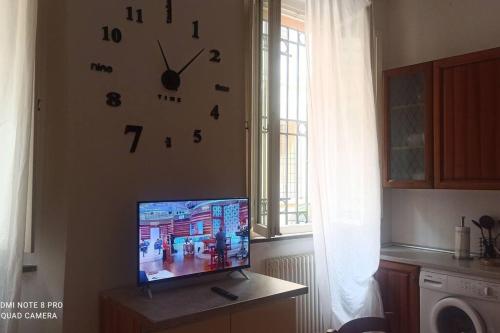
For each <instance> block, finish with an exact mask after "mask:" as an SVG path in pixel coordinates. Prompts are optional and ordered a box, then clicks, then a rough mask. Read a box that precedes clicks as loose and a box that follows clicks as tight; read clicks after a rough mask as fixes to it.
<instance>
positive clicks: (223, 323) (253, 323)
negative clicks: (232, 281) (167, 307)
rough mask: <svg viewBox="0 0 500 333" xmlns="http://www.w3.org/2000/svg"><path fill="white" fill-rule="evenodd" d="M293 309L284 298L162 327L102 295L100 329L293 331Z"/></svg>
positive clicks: (129, 332) (115, 332) (123, 332)
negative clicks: (169, 326)
mask: <svg viewBox="0 0 500 333" xmlns="http://www.w3.org/2000/svg"><path fill="white" fill-rule="evenodd" d="M295 309H296V300H295V298H286V299H282V300H276V301H270V302H263V303H257V304H252V305H248V306H246V305H245V306H240V307H238V308H236V307H235V308H234V309H232V308H229V309H226V310H219V311H212V312H213V313H206V314H205V313H203V314H196V315H191V318H190V319H186V320H183V319H179V320H177V321H178V323H176V324H175V325H171V326H173V327H171V328H162V326H163V325H161V324H154V323H152V322H151V321H148V320H147V319H145V318H144V317H143V316H141V315H139V314H138V313H137V312H134V311H131V310H130V309H129V308H127V307H124V306H122V305H120V304H118V303H116V302H115V301H113V300H111V299H109V298H101V332H102V333H143V332H150V333H192V332H204V333H253V332H259V333H288V332H295V331H296V320H295V318H296V314H295V311H296V310H295ZM209 312H210V311H209ZM183 321H184V322H183Z"/></svg>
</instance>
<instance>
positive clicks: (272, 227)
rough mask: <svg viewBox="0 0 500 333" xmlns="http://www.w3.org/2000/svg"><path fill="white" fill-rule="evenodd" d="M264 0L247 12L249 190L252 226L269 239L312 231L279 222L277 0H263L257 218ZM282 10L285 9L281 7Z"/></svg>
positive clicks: (279, 35)
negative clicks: (265, 23)
mask: <svg viewBox="0 0 500 333" xmlns="http://www.w3.org/2000/svg"><path fill="white" fill-rule="evenodd" d="M264 1H266V0H255V1H254V3H253V8H252V13H251V17H252V19H251V21H252V28H251V35H252V52H251V53H252V85H251V86H252V98H251V107H250V110H251V115H250V120H251V124H252V126H251V134H250V135H251V140H250V147H251V148H250V189H251V190H250V192H251V200H252V201H251V202H252V216H253V218H252V229H253V233H254V234H257V236H261V237H264V238H273V237H276V236H281V235H288V234H302V233H310V232H312V225H311V223H308V224H302V225H300V224H297V225H289V226H281V225H280V135H281V133H280V84H281V79H280V58H281V49H280V43H281V23H282V22H281V20H282V14H283V12H282V2H281V0H267V3H268V8H267V18H268V54H267V57H268V59H267V63H268V73H269V79H268V100H267V110H268V129H269V130H268V142H269V144H268V154H267V161H268V176H267V180H268V181H267V188H268V193H267V202H268V203H267V219H266V222H267V224H264V223H262V221H261V214H260V213H261V209H262V206H261V205H262V192H261V186H260V179H261V177H262V169H261V163H262V154H261V151H262V147H263V143H262V135H261V129H262V126H263V123H262V117H261V103H262V84H261V83H262V81H261V75H262V64H263V58H262V34H263V31H262V22H263V12H264V11H263V9H264ZM285 11H286V9H285Z"/></svg>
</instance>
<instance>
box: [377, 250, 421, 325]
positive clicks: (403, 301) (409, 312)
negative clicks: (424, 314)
mask: <svg viewBox="0 0 500 333" xmlns="http://www.w3.org/2000/svg"><path fill="white" fill-rule="evenodd" d="M419 272H420V267H418V266H413V265H406V264H399V263H395V262H391V261H385V260H381V261H380V266H379V269H378V271H377V273H376V274H375V278H376V280H377V281H378V283H379V286H380V292H381V294H382V301H383V303H384V312H385V316H386V318H387V319H388V320H389V323H390V327H391V332H394V333H419V331H420V329H419V326H420V299H419V297H420V289H419V284H418V275H419Z"/></svg>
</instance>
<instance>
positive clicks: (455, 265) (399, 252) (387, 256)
mask: <svg viewBox="0 0 500 333" xmlns="http://www.w3.org/2000/svg"><path fill="white" fill-rule="evenodd" d="M380 259H382V260H387V261H393V262H398V263H402V264H410V265H415V266H420V267H422V268H429V269H436V270H442V271H447V272H455V273H460V274H467V275H471V276H477V277H482V278H486V279H494V280H499V281H500V267H488V266H484V265H481V263H480V262H479V259H478V258H477V257H475V258H474V259H473V260H456V259H453V254H451V253H446V252H443V251H437V250H425V249H419V248H414V247H407V246H402V245H391V246H387V247H382V249H381V251H380Z"/></svg>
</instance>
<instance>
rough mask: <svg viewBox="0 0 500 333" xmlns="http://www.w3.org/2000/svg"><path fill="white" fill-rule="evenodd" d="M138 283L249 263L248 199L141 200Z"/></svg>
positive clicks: (247, 265) (235, 267)
mask: <svg viewBox="0 0 500 333" xmlns="http://www.w3.org/2000/svg"><path fill="white" fill-rule="evenodd" d="M137 210H138V241H139V245H138V249H137V251H138V254H139V275H138V281H139V284H146V283H150V282H154V281H161V280H165V279H172V278H177V277H185V276H189V275H197V274H201V273H208V272H217V271H223V270H231V269H237V268H246V267H250V254H249V250H250V248H249V235H250V233H249V224H248V221H249V211H248V199H246V198H230V199H214V200H185V201H158V202H139V203H138V207H137Z"/></svg>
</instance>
